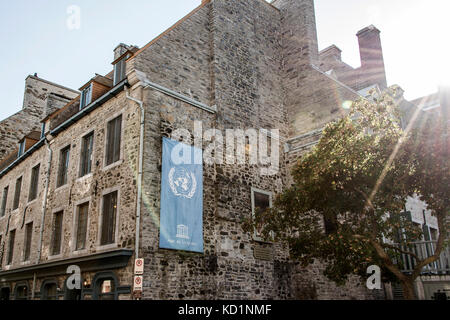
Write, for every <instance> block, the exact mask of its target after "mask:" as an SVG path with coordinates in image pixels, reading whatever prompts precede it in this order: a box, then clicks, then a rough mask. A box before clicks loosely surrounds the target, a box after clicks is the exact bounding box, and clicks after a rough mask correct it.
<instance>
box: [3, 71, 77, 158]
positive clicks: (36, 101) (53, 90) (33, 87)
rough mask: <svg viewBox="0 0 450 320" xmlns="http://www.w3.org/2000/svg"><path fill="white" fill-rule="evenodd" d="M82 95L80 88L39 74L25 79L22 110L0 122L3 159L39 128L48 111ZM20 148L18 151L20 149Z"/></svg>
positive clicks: (50, 111) (52, 110)
mask: <svg viewBox="0 0 450 320" xmlns="http://www.w3.org/2000/svg"><path fill="white" fill-rule="evenodd" d="M78 94H79V92H78V91H76V90H72V89H69V88H66V87H64V86H61V85H59V84H56V83H52V82H50V81H47V80H44V79H41V78H39V77H38V76H37V75H36V74H35V75H34V76H31V75H30V76H28V77H27V78H26V79H25V94H24V99H23V107H22V110H20V111H19V112H17V113H16V114H14V115H12V116H10V117H8V118H7V119H4V120H2V121H0V135H1V137H2V139H1V141H0V160H2V159H3V158H4V157H6V156H7V155H8V154H10V153H11V151H12V150H13V149H16V147H17V141H18V140H21V139H23V138H24V137H25V135H27V134H28V133H29V132H31V131H35V130H37V131H40V130H41V127H40V122H41V120H42V119H43V118H44V117H46V116H47V115H48V114H51V113H52V112H54V111H55V110H56V109H59V108H61V107H63V106H64V105H65V104H67V103H68V102H69V101H70V100H72V99H74V98H75V97H76V96H77V95H78ZM17 151H18V150H17Z"/></svg>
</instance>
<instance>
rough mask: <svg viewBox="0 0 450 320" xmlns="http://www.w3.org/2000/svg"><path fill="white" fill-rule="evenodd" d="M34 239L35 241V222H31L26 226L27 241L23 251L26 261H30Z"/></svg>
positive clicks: (25, 240)
mask: <svg viewBox="0 0 450 320" xmlns="http://www.w3.org/2000/svg"><path fill="white" fill-rule="evenodd" d="M32 239H33V222H30V223H28V224H27V225H26V226H25V239H24V243H25V248H24V251H23V260H24V261H29V260H30V254H31V241H32Z"/></svg>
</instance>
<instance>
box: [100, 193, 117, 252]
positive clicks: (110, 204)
mask: <svg viewBox="0 0 450 320" xmlns="http://www.w3.org/2000/svg"><path fill="white" fill-rule="evenodd" d="M117 194H118V193H117V191H114V192H112V193H110V194H107V195H105V196H104V197H103V215H102V232H101V242H100V244H101V245H102V246H103V245H107V244H112V243H114V242H115V236H116V214H117Z"/></svg>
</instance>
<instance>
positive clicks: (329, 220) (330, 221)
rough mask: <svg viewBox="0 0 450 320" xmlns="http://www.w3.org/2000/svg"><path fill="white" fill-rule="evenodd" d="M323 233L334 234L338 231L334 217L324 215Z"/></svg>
mask: <svg viewBox="0 0 450 320" xmlns="http://www.w3.org/2000/svg"><path fill="white" fill-rule="evenodd" d="M323 223H324V228H325V234H327V235H330V234H334V233H336V232H337V231H338V225H337V221H336V217H334V216H330V215H324V218H323Z"/></svg>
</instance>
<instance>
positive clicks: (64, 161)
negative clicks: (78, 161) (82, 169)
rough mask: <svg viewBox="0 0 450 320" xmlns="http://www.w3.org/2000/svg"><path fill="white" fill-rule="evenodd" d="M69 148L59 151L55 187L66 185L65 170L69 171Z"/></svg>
mask: <svg viewBox="0 0 450 320" xmlns="http://www.w3.org/2000/svg"><path fill="white" fill-rule="evenodd" d="M69 158H70V146H67V147H65V148H64V149H62V150H61V153H60V156H59V170H58V181H57V187H61V186H63V185H65V184H67V170H68V169H69Z"/></svg>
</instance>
